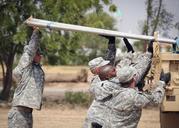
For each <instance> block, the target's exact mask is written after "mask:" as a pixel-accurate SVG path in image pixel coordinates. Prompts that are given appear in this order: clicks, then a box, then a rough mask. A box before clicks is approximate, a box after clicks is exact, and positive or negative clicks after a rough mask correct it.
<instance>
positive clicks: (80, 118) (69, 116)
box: [0, 66, 160, 128]
mask: <svg viewBox="0 0 179 128" xmlns="http://www.w3.org/2000/svg"><path fill="white" fill-rule="evenodd" d="M43 68H44V71H45V73H59V72H60V73H64V74H65V73H67V74H68V73H70V74H76V73H77V72H78V71H79V70H80V69H81V68H82V66H81V67H80V66H79V67H75V68H74V67H73V68H72V67H66V66H64V67H63V66H59V67H58V66H56V67H49V66H44V67H43ZM83 68H86V67H83ZM0 72H1V71H0ZM0 75H1V73H0ZM88 88H89V84H88V83H46V84H45V88H44V94H43V95H44V97H46V98H52V99H55V98H56V99H59V98H60V97H62V96H63V95H64V92H66V91H74V92H76V91H84V92H87V91H88ZM8 111H9V108H7V107H0V128H7V113H8ZM86 112H87V108H81V107H75V108H71V107H69V106H62V105H58V106H43V108H42V110H41V111H34V112H33V117H34V125H33V126H34V127H33V128H82V125H83V122H84V119H85V117H86ZM138 128H160V124H159V110H158V108H152V109H143V113H142V117H141V120H140V122H139V125H138Z"/></svg>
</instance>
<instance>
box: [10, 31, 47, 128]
mask: <svg viewBox="0 0 179 128" xmlns="http://www.w3.org/2000/svg"><path fill="white" fill-rule="evenodd" d="M38 48H39V32H38V31H34V32H33V34H32V36H31V40H30V42H29V44H28V45H26V46H25V47H24V52H23V54H22V57H21V58H20V61H19V63H18V65H17V67H16V68H15V69H14V70H13V77H14V79H15V80H16V82H17V85H18V86H17V88H16V90H15V93H14V97H13V102H12V109H11V110H10V112H9V114H8V115H9V117H8V120H9V121H8V123H9V128H31V127H32V112H27V111H23V110H21V111H20V110H19V109H17V108H21V109H23V108H29V109H37V110H40V109H41V105H42V93H43V88H44V72H43V70H42V68H41V66H40V64H36V63H34V62H33V59H34V57H35V55H36V51H37V49H38ZM27 120H28V122H27ZM21 124H24V125H21Z"/></svg>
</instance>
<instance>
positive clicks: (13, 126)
mask: <svg viewBox="0 0 179 128" xmlns="http://www.w3.org/2000/svg"><path fill="white" fill-rule="evenodd" d="M32 126H33V119H32V111H31V112H27V111H23V110H19V109H17V107H12V108H11V110H10V111H9V113H8V128H32Z"/></svg>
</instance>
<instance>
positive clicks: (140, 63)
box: [131, 52, 152, 83]
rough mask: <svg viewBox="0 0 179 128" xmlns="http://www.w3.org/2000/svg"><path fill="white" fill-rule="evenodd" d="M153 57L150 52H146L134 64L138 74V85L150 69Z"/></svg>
mask: <svg viewBox="0 0 179 128" xmlns="http://www.w3.org/2000/svg"><path fill="white" fill-rule="evenodd" d="M151 56H152V54H151V53H149V52H146V53H144V54H141V55H139V56H138V57H137V59H136V62H135V63H134V64H132V65H131V66H133V67H134V68H135V69H136V71H137V73H136V77H135V78H136V83H139V81H141V80H142V79H143V78H144V77H145V75H146V73H147V72H148V70H149V69H150V64H151Z"/></svg>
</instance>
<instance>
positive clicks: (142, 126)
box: [0, 106, 160, 128]
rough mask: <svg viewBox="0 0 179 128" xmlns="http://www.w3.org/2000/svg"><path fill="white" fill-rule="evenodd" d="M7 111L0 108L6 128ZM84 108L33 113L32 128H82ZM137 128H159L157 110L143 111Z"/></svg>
mask: <svg viewBox="0 0 179 128" xmlns="http://www.w3.org/2000/svg"><path fill="white" fill-rule="evenodd" d="M8 110H9V109H7V108H6V109H5V108H4V109H2V108H0V126H1V128H7V113H8ZM86 112H87V109H86V108H80V107H77V108H74V109H71V108H68V107H64V106H61V107H56V108H43V109H42V110H41V111H34V115H33V116H34V128H82V125H83V122H84V119H85V117H86ZM138 128H160V124H159V111H158V109H144V110H143V113H142V117H141V120H140V122H139V125H138Z"/></svg>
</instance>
